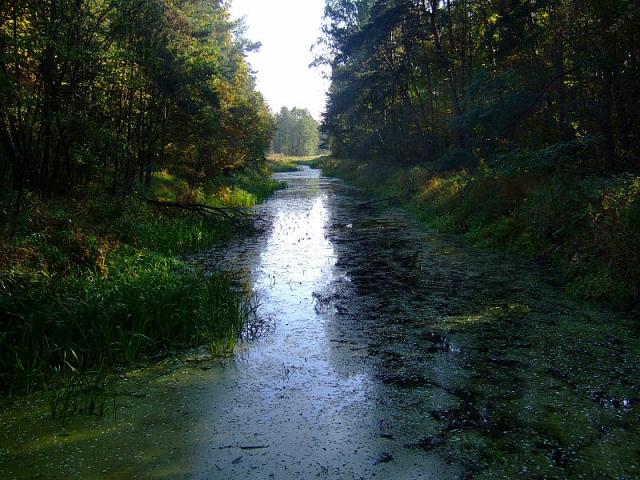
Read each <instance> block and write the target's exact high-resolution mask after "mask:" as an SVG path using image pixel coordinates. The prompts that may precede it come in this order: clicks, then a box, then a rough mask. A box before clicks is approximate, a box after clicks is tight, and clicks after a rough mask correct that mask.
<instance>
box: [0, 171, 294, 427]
mask: <svg viewBox="0 0 640 480" xmlns="http://www.w3.org/2000/svg"><path fill="white" fill-rule="evenodd" d="M265 175H266V177H265ZM268 177H269V176H268V172H267V171H266V170H247V171H245V172H244V173H242V174H236V175H235V176H233V177H230V178H227V179H225V181H226V183H223V181H219V182H218V185H217V187H216V189H215V191H216V193H217V194H218V195H217V196H205V198H204V200H205V201H207V202H209V203H215V204H216V205H219V206H225V207H228V206H252V205H255V204H256V202H257V201H261V200H262V199H264V198H266V196H268V195H270V194H271V193H272V192H273V191H274V190H275V189H276V188H281V187H282V185H281V184H279V183H278V182H274V181H273V180H271V179H270V178H268ZM230 185H231V186H230ZM225 189H226V190H227V191H229V192H231V193H229V195H228V196H224V195H221V194H220V192H221V191H223V190H225ZM147 194H149V195H150V196H157V197H162V198H165V199H171V200H183V199H184V197H183V195H191V194H192V192H191V191H190V189H189V188H188V187H187V186H186V185H185V183H184V181H182V180H180V179H179V178H177V177H174V176H172V175H170V174H168V173H167V172H161V173H160V174H158V175H155V176H154V178H153V182H152V185H151V187H150V190H149V191H148V192H147ZM203 195H204V194H203ZM0 211H2V212H3V215H4V217H3V218H2V219H1V220H2V222H1V225H3V227H4V229H3V230H1V231H0V235H1V238H2V242H3V245H5V246H6V248H4V249H3V250H2V252H0V332H1V333H0V391H7V390H8V391H12V392H24V391H30V390H32V389H34V388H39V387H41V386H43V385H44V386H45V387H46V388H47V389H48V390H49V394H48V395H49V398H50V403H51V409H52V412H53V413H54V414H55V415H61V416H64V415H67V414H69V413H73V412H76V411H83V412H88V413H100V412H101V411H102V409H103V407H104V398H103V397H101V395H102V394H103V393H104V392H103V389H102V388H101V385H103V383H104V379H105V375H106V374H107V373H108V372H109V371H111V370H112V369H113V367H114V366H116V365H130V364H132V363H134V362H137V361H140V360H141V359H143V358H145V357H146V356H147V355H151V354H155V353H157V352H159V351H160V352H170V351H175V350H177V349H184V348H190V347H197V346H200V345H208V346H209V348H210V350H211V352H212V353H214V354H226V353H228V352H229V351H230V350H231V349H232V348H233V346H234V345H235V342H236V341H237V340H238V338H239V334H240V332H241V330H242V328H243V326H244V324H245V321H246V320H247V318H248V317H249V316H250V315H251V314H252V312H253V308H254V306H253V303H252V302H253V300H252V298H251V297H250V296H248V295H246V294H245V293H243V292H242V291H239V290H238V289H237V288H236V287H235V286H233V285H232V283H231V281H230V280H229V279H228V278H227V277H226V276H225V275H223V274H220V273H218V274H214V275H212V276H210V277H208V278H207V277H205V276H204V275H203V273H202V272H200V271H199V270H198V269H197V268H195V267H193V266H192V265H190V264H188V263H186V262H184V261H181V260H178V259H177V258H176V257H175V256H174V255H176V254H184V253H189V252H194V251H201V250H203V249H205V248H206V247H208V246H210V245H212V244H213V243H215V242H219V241H221V240H225V239H229V238H230V236H231V235H232V234H233V232H234V227H233V226H231V225H229V224H227V223H225V222H222V221H220V220H217V221H214V220H211V219H207V218H203V217H200V216H197V215H191V214H185V213H183V212H172V211H165V210H163V209H158V208H155V207H152V206H150V205H149V204H148V203H146V202H144V201H142V200H137V199H135V198H132V197H129V198H122V199H121V198H114V197H109V196H104V195H103V196H95V197H93V198H91V199H83V200H72V199H68V200H59V201H56V202H43V201H42V200H40V199H38V197H36V196H34V195H27V199H26V200H25V205H24V208H23V209H22V210H21V212H20V214H19V215H18V217H17V218H14V217H13V211H12V209H9V208H3V209H0Z"/></svg>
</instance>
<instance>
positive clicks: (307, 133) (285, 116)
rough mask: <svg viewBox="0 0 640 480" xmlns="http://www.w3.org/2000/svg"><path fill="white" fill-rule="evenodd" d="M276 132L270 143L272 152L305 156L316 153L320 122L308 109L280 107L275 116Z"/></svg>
mask: <svg viewBox="0 0 640 480" xmlns="http://www.w3.org/2000/svg"><path fill="white" fill-rule="evenodd" d="M275 123H276V133H275V135H274V137H273V141H272V143H271V150H272V152H273V153H281V154H284V155H292V156H298V157H300V156H307V155H315V154H316V153H318V145H319V143H320V137H319V135H320V133H319V127H320V124H319V123H318V121H317V120H316V119H314V118H313V116H311V114H310V113H309V111H308V110H306V109H300V108H296V107H293V108H292V109H291V110H289V109H288V108H287V107H282V108H281V109H280V112H279V113H277V114H276V116H275Z"/></svg>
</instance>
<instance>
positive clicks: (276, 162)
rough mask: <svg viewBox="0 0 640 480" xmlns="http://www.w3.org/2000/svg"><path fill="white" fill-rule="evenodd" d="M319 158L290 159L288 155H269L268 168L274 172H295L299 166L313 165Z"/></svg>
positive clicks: (314, 156)
mask: <svg viewBox="0 0 640 480" xmlns="http://www.w3.org/2000/svg"><path fill="white" fill-rule="evenodd" d="M319 158H321V157H320V156H318V155H311V156H308V157H292V156H288V155H282V154H275V155H270V156H269V158H268V160H269V166H270V167H271V169H272V170H273V171H274V172H295V171H296V170H298V168H299V167H300V165H309V164H314V163H315V162H317V161H318V159H319Z"/></svg>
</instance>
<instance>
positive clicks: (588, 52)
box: [318, 0, 640, 171]
mask: <svg viewBox="0 0 640 480" xmlns="http://www.w3.org/2000/svg"><path fill="white" fill-rule="evenodd" d="M639 22H640V3H638V2H635V1H630V0H611V1H607V2H603V1H599V0H582V1H577V0H532V1H527V2H523V1H520V0H327V2H326V9H325V26H324V45H325V47H326V48H325V54H324V56H323V57H321V58H318V62H325V63H327V64H329V65H330V67H331V78H332V85H331V88H330V93H329V100H328V108H327V112H326V116H325V119H324V128H325V130H326V131H327V133H328V134H329V135H330V140H331V145H332V149H333V152H334V153H335V154H337V155H340V156H349V157H354V158H363V157H365V156H366V157H369V156H378V157H384V158H385V159H388V160H391V161H396V162H398V163H401V164H415V163H419V162H422V163H425V162H440V163H442V164H447V162H448V161H450V160H452V159H455V161H454V164H460V163H463V164H466V163H475V162H477V161H478V159H484V160H487V159H496V158H500V154H501V153H502V152H505V151H509V150H513V149H514V148H516V147H518V146H522V145H526V146H527V147H528V148H545V147H548V146H550V145H554V144H555V145H564V146H569V147H571V148H574V147H576V148H582V147H583V146H584V145H587V144H588V145H589V148H588V149H586V150H588V152H590V154H591V155H592V156H593V158H594V159H593V160H591V161H590V162H591V163H590V164H591V166H592V167H593V168H596V169H599V170H602V171H620V170H628V169H636V170H637V169H638V167H639V166H640V162H639V159H638V151H639V147H640V136H639V135H638V129H637V128H635V125H637V124H638V122H639V120H640V82H639V81H638V78H640V38H639V36H638V35H639V33H638V29H637V25H638V24H639ZM584 150H585V149H583V151H584Z"/></svg>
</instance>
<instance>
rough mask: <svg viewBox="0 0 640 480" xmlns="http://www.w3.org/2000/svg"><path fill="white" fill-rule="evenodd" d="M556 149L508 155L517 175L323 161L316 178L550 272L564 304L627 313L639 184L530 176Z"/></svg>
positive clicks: (623, 179) (635, 276) (547, 173)
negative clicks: (567, 296) (564, 294)
mask: <svg viewBox="0 0 640 480" xmlns="http://www.w3.org/2000/svg"><path fill="white" fill-rule="evenodd" d="M565 148H566V145H563V146H560V147H558V148H557V149H544V150H542V151H541V153H540V155H539V156H537V155H535V154H534V153H533V152H531V151H530V150H525V151H523V150H520V151H518V152H516V154H515V158H517V161H514V165H517V168H508V169H504V168H503V167H502V165H499V166H498V167H496V168H495V169H490V168H488V167H486V166H485V167H484V168H483V170H482V171H476V172H473V173H471V172H469V171H465V170H462V171H459V172H458V173H448V174H446V173H444V174H443V173H435V172H433V171H429V170H424V169H420V168H413V169H403V168H398V167H393V166H391V167H389V166H381V165H379V164H376V163H375V162H374V163H370V164H364V163H362V162H358V161H345V160H340V161H339V160H336V159H335V158H334V159H325V160H324V162H323V171H324V172H325V173H327V174H333V175H338V176H341V177H343V178H346V179H349V180H351V181H355V182H356V183H357V184H358V185H360V186H361V187H363V188H366V189H367V190H369V191H371V192H373V193H375V194H376V195H378V196H380V197H389V196H392V195H393V196H394V198H395V200H396V201H397V202H400V203H401V204H403V205H404V206H405V207H407V208H408V209H410V210H411V211H413V212H415V213H416V215H418V217H419V218H421V219H423V220H424V221H426V222H428V223H429V224H430V225H431V226H433V227H435V228H437V229H439V230H442V231H445V232H452V233H465V234H466V235H467V236H468V237H469V238H470V239H471V240H472V241H474V242H476V243H478V244H480V245H483V246H486V247H492V248H496V247H497V248H502V249H505V250H507V251H509V252H512V253H516V254H520V255H526V256H530V257H535V258H538V259H541V260H543V261H545V262H547V263H550V264H551V265H553V266H554V267H556V268H557V269H559V270H560V272H561V273H562V274H563V275H564V277H565V279H566V282H567V290H568V291H569V292H570V293H572V294H573V295H576V296H578V297H580V298H583V299H586V300H595V301H598V302H604V303H608V304H610V305H613V306H616V307H619V308H634V306H636V307H637V305H638V302H639V301H640V289H639V287H638V285H640V233H639V232H640V178H638V177H637V176H634V175H628V174H625V175H618V176H612V177H587V178H584V179H575V178H573V177H572V176H571V175H568V174H563V175H561V174H558V173H556V172H555V170H556V168H554V169H549V168H547V167H545V168H531V165H534V166H536V167H537V166H539V165H541V164H545V161H546V160H547V159H548V158H554V159H557V158H558V152H560V151H563V150H564V149H565ZM503 164H504V158H503ZM547 165H548V164H547ZM325 166H326V168H325ZM380 172H384V173H382V174H381V173H380Z"/></svg>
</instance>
